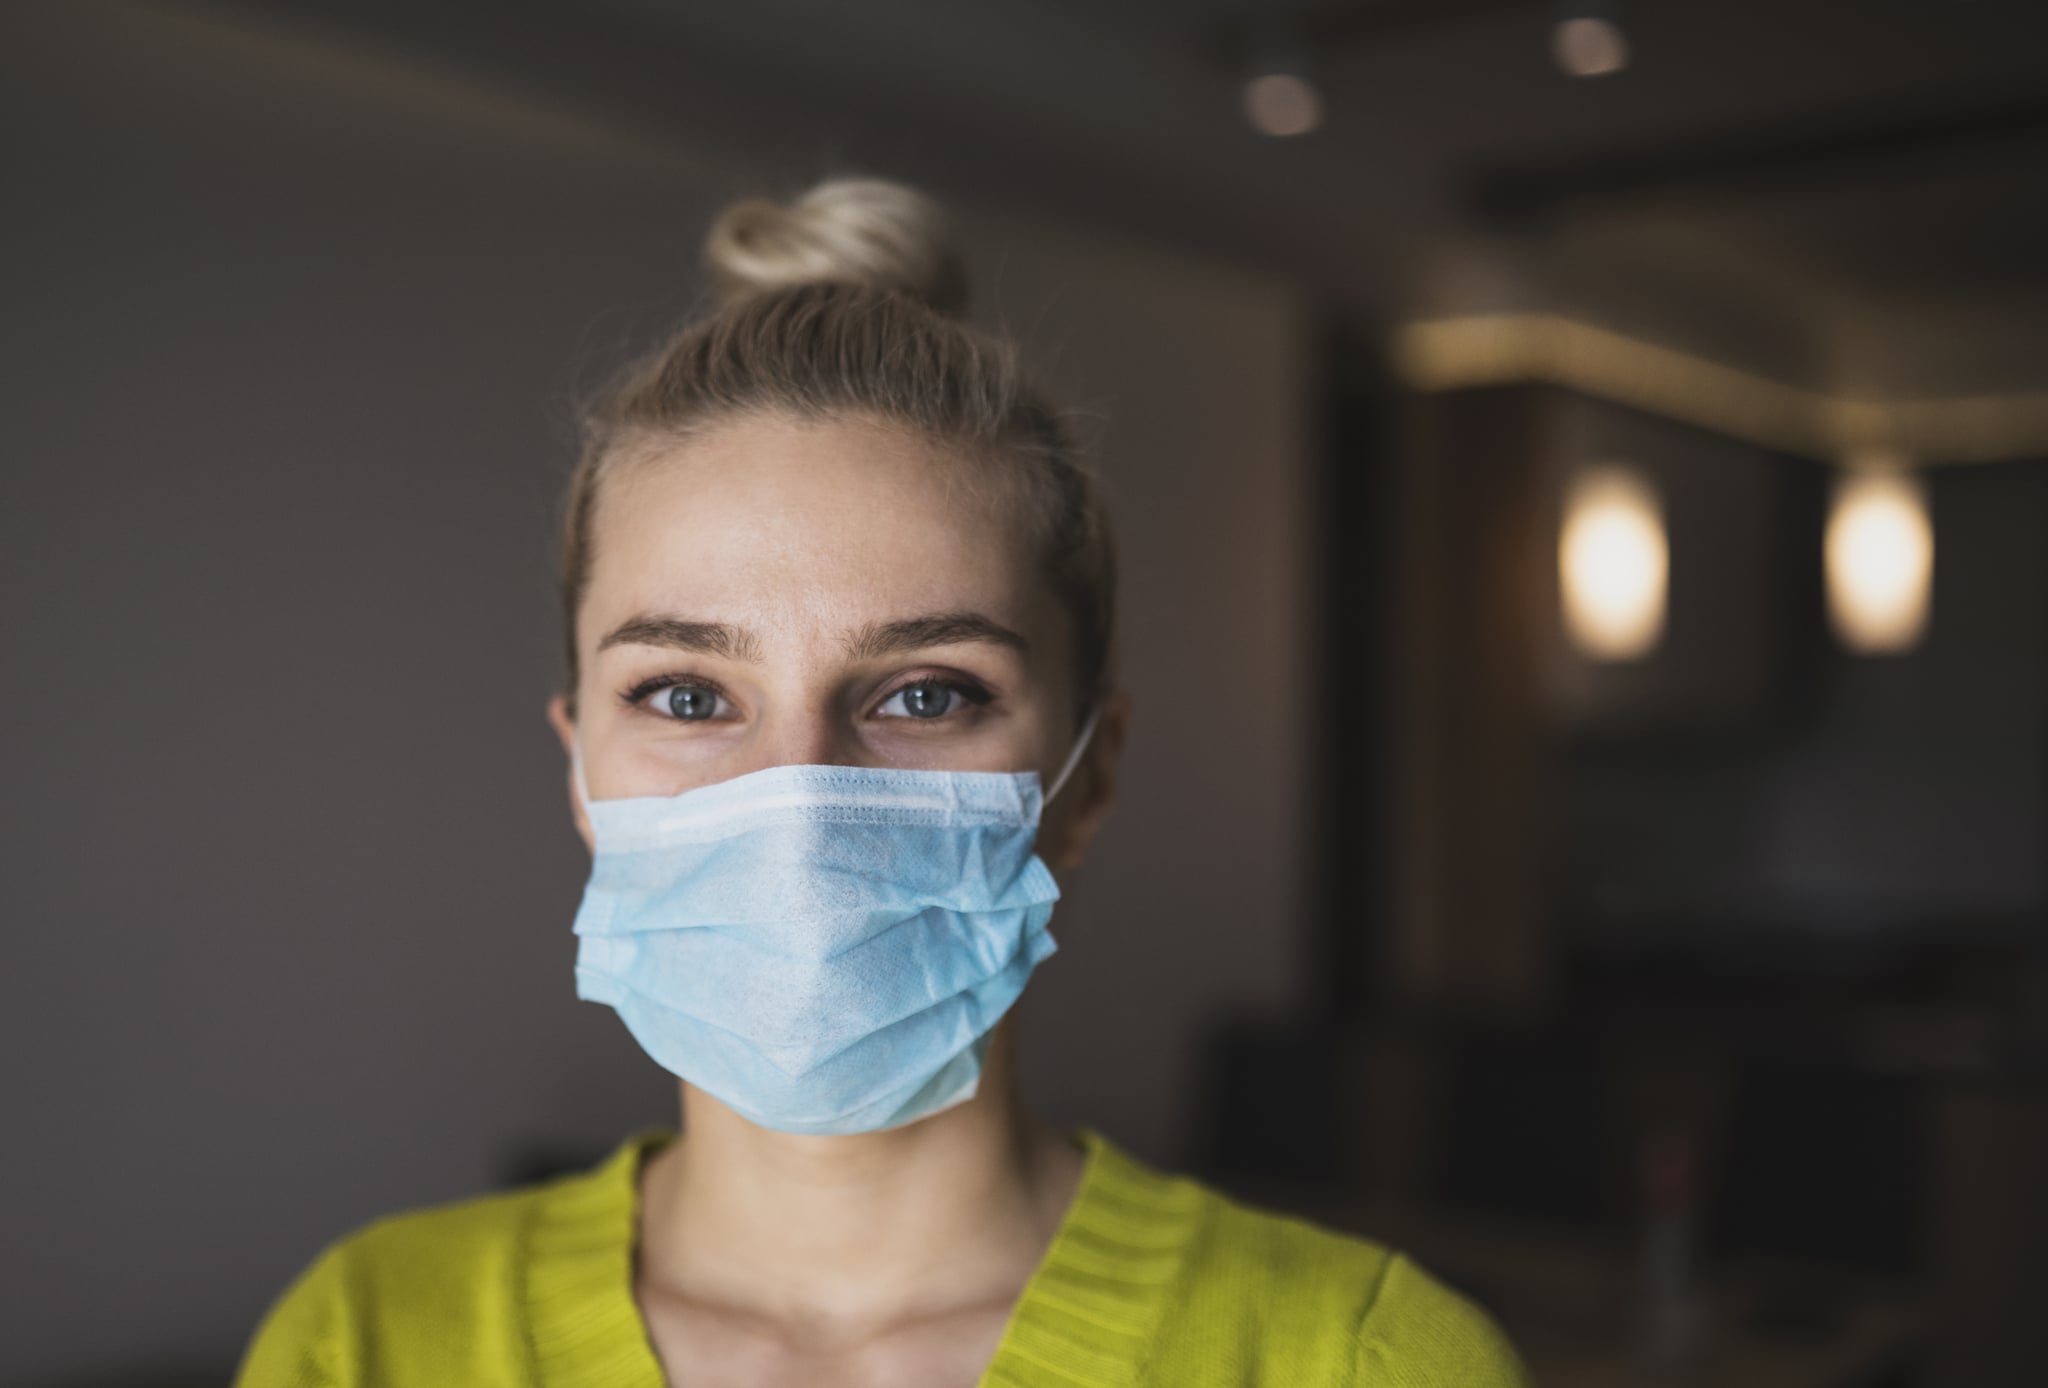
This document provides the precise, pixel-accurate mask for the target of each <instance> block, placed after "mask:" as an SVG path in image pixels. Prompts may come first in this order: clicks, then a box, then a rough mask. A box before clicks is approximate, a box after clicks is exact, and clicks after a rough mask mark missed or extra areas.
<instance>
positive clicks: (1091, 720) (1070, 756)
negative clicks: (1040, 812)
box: [1039, 704, 1102, 805]
mask: <svg viewBox="0 0 2048 1388" xmlns="http://www.w3.org/2000/svg"><path fill="white" fill-rule="evenodd" d="M1101 717H1102V705H1101V704H1097V705H1096V706H1095V707H1094V708H1093V709H1091V710H1090V711H1089V714H1088V719H1087V721H1086V722H1084V723H1082V724H1081V735H1080V736H1079V737H1076V738H1075V739H1074V750H1073V751H1071V752H1069V753H1067V759H1066V761H1065V762H1064V763H1062V764H1061V766H1060V773H1059V775H1057V776H1055V777H1053V778H1052V789H1051V790H1049V791H1047V792H1046V793H1045V799H1044V800H1042V801H1040V802H1039V803H1040V804H1043V805H1050V804H1051V803H1052V798H1053V797H1054V796H1055V795H1058V794H1059V793H1060V787H1061V786H1064V785H1065V784H1066V783H1067V777H1069V776H1071V775H1073V774H1074V768H1075V767H1077V766H1079V765H1080V764H1081V754H1082V753H1083V752H1085V751H1087V750H1088V740H1089V739H1090V738H1092V737H1094V736H1095V722H1096V720H1097V719H1099V718H1101Z"/></svg>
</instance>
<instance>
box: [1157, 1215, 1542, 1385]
mask: <svg viewBox="0 0 2048 1388" xmlns="http://www.w3.org/2000/svg"><path fill="white" fill-rule="evenodd" d="M1206 1193H1207V1194H1208V1195H1209V1198H1210V1200H1211V1201H1212V1202H1213V1204H1212V1207H1211V1215H1210V1221H1209V1222H1210V1227H1211V1228H1212V1230H1213V1231H1214V1232H1213V1234H1212V1235H1211V1237H1210V1239H1209V1240H1208V1241H1207V1246H1206V1248H1205V1250H1204V1253H1205V1257H1204V1258H1203V1260H1202V1261H1203V1265H1202V1266H1201V1267H1200V1268H1199V1270H1198V1274H1197V1275H1203V1276H1207V1277H1211V1278H1214V1279H1216V1281H1217V1282H1218V1283H1219V1284H1221V1285H1222V1286H1224V1287H1227V1288H1230V1289H1231V1290H1232V1295H1233V1296H1236V1297H1241V1298H1242V1297H1249V1298H1252V1299H1254V1300H1256V1301H1257V1302H1258V1303H1260V1304H1261V1309H1262V1320H1263V1322H1264V1324H1263V1328H1262V1338H1264V1337H1266V1336H1270V1335H1271V1334H1272V1333H1273V1332H1275V1331H1278V1332H1279V1334H1280V1335H1281V1336H1282V1337H1284V1339H1285V1340H1286V1341H1287V1342H1290V1343H1292V1344H1296V1345H1310V1344H1314V1345H1318V1346H1320V1347H1321V1349H1322V1351H1323V1352H1325V1353H1326V1354H1327V1355H1328V1356H1329V1357H1330V1359H1331V1361H1332V1367H1333V1368H1334V1367H1336V1364H1337V1362H1338V1361H1342V1362H1344V1363H1346V1364H1347V1365H1348V1366H1350V1367H1353V1368H1355V1369H1356V1370H1358V1371H1359V1372H1360V1373H1361V1375H1362V1376H1363V1378H1364V1380H1365V1381H1367V1382H1371V1383H1384V1384H1401V1385H1418V1388H1419V1385H1423V1384H1431V1385H1434V1384H1445V1385H1450V1384H1456V1385H1460V1388H1495V1386H1496V1385H1499V1388H1507V1386H1508V1385H1516V1384H1522V1383H1524V1382H1526V1374H1525V1371H1524V1370H1523V1369H1522V1367H1521V1363H1520V1361H1519V1359H1518V1358H1517V1357H1516V1355H1515V1352H1514V1349H1513V1347H1512V1346H1510V1345H1509V1343H1508V1341H1507V1338H1506V1336H1504V1335H1503V1334H1502V1333H1501V1331H1500V1328H1499V1327H1498V1326H1497V1325H1495V1324H1494V1321H1493V1318H1492V1317H1490V1316H1489V1315H1487V1313H1486V1312H1485V1311H1483V1310H1481V1309H1480V1308H1479V1307H1478V1306H1476V1305H1475V1304H1473V1303H1472V1302H1471V1301H1470V1300H1468V1299H1467V1298H1465V1297H1464V1296H1462V1295H1460V1294H1459V1293H1457V1292H1455V1291H1453V1290H1451V1288H1449V1287H1447V1286H1445V1285H1444V1284H1443V1283H1442V1282H1440V1281H1438V1280H1437V1279H1436V1278H1434V1277H1432V1276H1431V1275H1430V1274H1429V1273H1427V1272H1425V1271H1424V1270H1423V1269H1422V1268H1421V1267H1420V1266H1418V1265H1417V1264H1416V1263H1415V1261H1414V1260H1413V1259H1411V1258H1410V1257H1408V1255H1406V1254H1405V1253H1401V1252H1399V1251H1398V1250H1395V1249H1391V1248H1388V1247H1387V1246H1385V1245H1384V1244H1380V1243H1377V1242H1375V1241H1373V1240H1371V1239H1365V1238H1358V1237H1355V1236H1352V1235H1348V1234H1341V1233H1337V1232H1335V1231H1333V1230H1330V1229H1325V1228H1322V1227H1321V1226H1318V1225H1315V1224H1311V1223H1308V1222H1307V1221H1305V1220H1301V1219H1296V1218H1293V1217H1290V1216H1286V1215H1279V1214H1273V1213H1269V1212H1267V1211H1264V1210H1258V1209H1254V1208H1251V1207H1248V1206H1245V1205H1241V1204H1238V1203H1237V1202H1236V1201H1233V1200H1230V1199H1228V1198H1227V1197H1225V1196H1222V1195H1219V1194H1216V1193H1214V1192H1206Z"/></svg>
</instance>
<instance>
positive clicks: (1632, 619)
mask: <svg viewBox="0 0 2048 1388" xmlns="http://www.w3.org/2000/svg"><path fill="white" fill-rule="evenodd" d="M1557 568H1558V580H1559V586H1560V589H1561V591H1562V595H1563V598H1564V620H1565V630H1566V632H1567V633H1568V634H1569V635H1570V636H1571V639H1572V644H1573V645H1575V646H1577V647H1578V648H1579V650H1580V651H1581V652H1583V653H1584V654H1585V655H1587V656H1589V657H1591V658H1592V659H1594V660H1639V659H1641V658H1642V657H1644V656H1646V655H1648V654H1649V653H1650V652H1651V651H1653V650H1655V649H1656V647H1657V642H1658V641H1659V640H1660V639H1661V638H1662V637H1663V635H1664V608H1665V598H1666V592H1667V588H1668V579H1669V573H1670V551H1669V547H1668V545H1667V543H1666V541H1665V537H1664V509H1663V506H1662V504H1661V503H1660V502H1659V500H1658V498H1657V493H1656V490H1655V489H1654V488H1652V487H1651V486H1650V484H1649V483H1648V482H1647V481H1645V480H1644V479H1643V478H1642V477H1641V476H1640V475H1638V474H1637V473H1636V472H1634V471H1632V470H1630V469H1628V468H1624V467H1617V466H1603V467H1595V468H1589V469H1587V470H1586V471H1584V472H1582V473H1580V474H1579V476H1578V477H1577V478H1576V479H1575V480H1574V482H1573V483H1572V487H1571V490H1570V493H1569V495H1568V496H1567V498H1566V501H1565V513H1564V524H1563V526H1562V527H1561V528H1560V529H1559V531H1558V540H1557Z"/></svg>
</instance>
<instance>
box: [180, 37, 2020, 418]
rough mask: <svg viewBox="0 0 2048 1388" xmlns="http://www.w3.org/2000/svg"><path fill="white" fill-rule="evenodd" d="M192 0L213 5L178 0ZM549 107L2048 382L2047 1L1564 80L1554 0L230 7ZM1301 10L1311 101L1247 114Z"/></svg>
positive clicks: (1237, 240)
mask: <svg viewBox="0 0 2048 1388" xmlns="http://www.w3.org/2000/svg"><path fill="white" fill-rule="evenodd" d="M194 3H200V0H194ZM206 7H207V8H211V9H215V10H222V9H225V10H230V11H234V12H236V13H239V14H241V15H242V16H243V17H245V18H248V19H250V20H251V21H252V22H254V21H255V20H257V19H258V17H260V19H261V22H265V23H275V22H278V19H279V17H280V16H281V15H282V16H286V17H296V18H297V19H298V20H299V21H301V22H303V23H305V24H308V25H311V26H314V28H315V30H316V31H318V32H342V31H346V32H348V33H349V34H351V35H352V36H354V37H357V38H363V37H368V38H370V39H373V40H374V41H376V42H378V43H382V44H386V45H389V46H391V47H393V48H394V49H402V50H404V51H405V52H406V53H407V55H408V56H409V57H410V58H413V59H418V58H421V57H427V58H431V59H433V60H435V61H438V62H442V63H446V64H452V65H460V66H462V67H464V68H466V69H470V70H472V71H475V72H478V73H482V74H485V75H488V76H489V77H491V78H492V79H493V80H497V81H501V82H505V83H511V84H516V85H517V86H519V87H520V88H522V89H523V90H525V91H528V92H530V93H532V94H533V95H534V96H535V97H536V98H537V99H547V100H554V101H562V102H570V103H575V104H577V105H579V106H581V107H584V108H587V109H590V110H593V111H598V112H601V113H602V114H604V115H606V116H608V117H609V118H612V119H617V120H623V121H630V122H633V123H635V124H637V125H640V126H644V127H650V128H669V129H674V130H678V131H684V132H688V133H692V134H695V135H698V136H700V137H701V135H702V134H703V133H704V132H705V131H706V130H710V131H712V132H713V133H714V134H715V135H716V136H717V137H718V138H720V139H723V140H727V141H730V142H731V143H732V144H733V145H735V146H736V147H742V148H745V149H747V150H750V151H753V152H756V153H758V154H760V155H763V156H765V157H767V158H770V159H773V160H775V161H777V162H778V163H779V164H780V165H781V166H783V167H788V168H790V169H792V170H794V171H798V172H799V174H803V173H814V172H823V171H825V170H826V169H832V168H842V167H856V168H863V169H869V170H878V171H883V172H891V173H896V174H899V175H901V176H905V177H910V178H915V179H918V180H921V181H923V182H926V183H928V184H930V185H932V186H934V187H937V188H940V189H942V190H945V191H947V192H950V193H952V194H954V195H955V196H962V197H971V198H975V199H978V200H983V201H994V202H998V203H1002V202H1008V203H1028V204H1034V205H1044V206H1052V207H1057V208H1060V209H1064V210H1070V211H1075V212H1079V213H1083V214H1085V215H1087V216H1090V217H1093V218H1097V219H1103V220H1109V221H1112V222H1117V223H1121V224H1124V225H1127V226H1130V227H1132V228H1134V229H1137V230H1141V231H1143V232H1145V233H1147V234H1151V235H1164V236H1169V237H1172V238H1174V239H1176V240H1178V241H1181V242H1184V243H1186V244H1188V245H1191V246H1194V247H1198V248H1201V249H1204V250H1206V251H1208V252H1209V253H1212V254H1217V255H1221V256H1225V257H1228V258H1231V259H1233V260H1238V261H1241V262H1243V263H1246V264H1250V265H1256V266H1259V267H1262V268H1264V269H1267V270H1269V271H1272V272H1274V273H1279V274H1284V275H1287V276H1290V277H1293V278H1295V279H1297V280H1299V281H1301V282H1302V283H1304V284H1305V285H1307V286H1309V287H1311V288H1312V289H1313V290H1315V291H1318V292H1321V293H1327V294H1329V295H1331V296H1334V297H1338V298H1341V299H1344V300H1346V301H1348V302H1351V303H1353V304H1355V305H1357V306H1359V307H1361V308H1362V309H1364V310H1366V311H1368V312H1371V313H1375V314H1378V315H1380V316H1382V317H1383V318H1385V319H1387V320H1389V321H1393V320H1401V319H1407V318H1413V317H1417V316H1430V315H1438V314H1444V313H1452V312H1469V311H1485V310H1497V309H1544V310H1548V311H1552V312H1559V313H1565V314H1569V315H1573V316H1578V317H1582V318H1585V319H1587V320H1589V321H1593V322H1597V323H1601V324H1604V325H1606V326H1608V327H1612V328H1616V329H1620V330H1622V331H1625V332H1630V333H1634V334H1638V335H1641V336H1644V337H1647V338H1650V339H1652V340H1655V341H1658V342H1662V343H1666V344H1668V345H1671V346H1674V347H1679V348H1683V349H1686V350H1689V351H1693V352H1696V353H1699V354H1701V355H1704V356H1707V357H1709V358H1712V359H1715V360H1720V361H1725V362H1728V363H1730V364H1734V365H1739V366H1742V367H1745V368H1747V369H1749V370H1752V371H1756V372H1760V373H1763V374H1765V375H1768V376H1770V377H1772V378H1774V379H1778V380H1783V381H1786V382H1787V383H1790V384H1796V385H1801V386H1805V387H1811V388H1816V389H1822V390H1827V391H1831V392H1836V393H1839V394H1842V395H1846V396H1850V397H1858V398H1863V397H1870V398H1917V397H1928V396H1953V395H1959V394H1960V395H1967V394H1976V393H1985V392H2000V391H2020V390H2030V389H2031V390H2038V389H2041V388H2043V387H2048V3H2042V0H1789V2H1788V0H1635V2H1634V3H1633V4H1631V5H1629V6H1628V8H1627V11H1626V14H1625V22H1626V26H1627V30H1628V33H1629V35H1630V38H1631V41H1632V45H1633V50H1634V61H1633V63H1632V65H1631V66H1630V67H1629V69H1628V70H1626V71H1624V72H1622V73H1619V74H1616V75H1613V76H1609V77H1603V78H1597V79H1591V80H1582V81H1573V80H1571V79H1568V78H1565V77H1563V76H1561V75H1560V74H1559V73H1558V72H1557V71H1556V69H1555V68H1554V67H1553V66H1552V65H1551V63H1550V60H1549V56H1548V47H1547V44H1548V32H1549V26H1550V24H1551V22H1552V19H1553V8H1552V4H1551V0H1356V2H1355V3H1350V4H1332V3H1324V4H1319V5H1315V6H1312V7H1299V6H1295V7H1288V6H1279V5H1271V4H1265V5H1257V4H1248V3H1244V2H1243V0H977V2H976V3H974V4H961V3H950V4H948V3H943V2H942V0H861V3H858V4H847V3H843V0H842V2H840V3H819V2H818V0H809V2H807V3H799V0H749V3H744V4H734V3H725V4H709V3H690V2H689V0H551V2H549V3H532V2H531V0H529V3H524V4H519V5H505V4H487V3H483V0H436V3H423V2H422V0H409V2H408V3H398V2H397V0H270V2H269V3H265V4H258V3H256V0H216V3H210V4H208V5H207V6H206ZM1277 21H1285V22H1286V23H1287V24H1288V25H1290V26H1291V28H1292V31H1293V32H1294V33H1295V34H1297V35H1299V36H1301V37H1303V39H1304V40H1305V42H1306V44H1307V47H1308V52H1309V57H1310V61H1311V65H1312V68H1311V70H1312V72H1313V74H1314V76H1315V78H1316V81H1317V83H1318V85H1319V86H1320V88H1321V90H1322V92H1323V95H1324V99H1325V102H1326V110H1327V114H1326V119H1325V122H1324V124H1323V126H1322V127H1321V128H1320V129H1319V130H1318V131H1316V132H1315V133H1314V134H1312V135H1309V136H1306V137H1303V138H1300V139H1296V140H1286V141H1276V140H1271V139H1267V138H1264V137H1261V136H1259V135H1256V134H1254V133H1253V132H1252V131H1251V130H1250V129H1248V128H1247V126H1246V125H1245V123H1244V121H1243V119H1242V117H1241V116H1240V114H1239V109H1238V104H1237V103H1238V87H1239V84H1240V82H1241V80H1242V74H1243V72H1244V64H1245V63H1246V62H1247V61H1249V59H1250V56H1251V55H1252V54H1253V53H1255V52H1257V51H1259V50H1260V47H1261V45H1262V44H1263V43H1265V42H1266V41H1267V38H1266V37H1262V36H1269V35H1270V34H1273V33H1277V32H1278V29H1277V27H1276V22H1277Z"/></svg>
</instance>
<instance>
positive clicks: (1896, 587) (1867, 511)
mask: <svg viewBox="0 0 2048 1388" xmlns="http://www.w3.org/2000/svg"><path fill="white" fill-rule="evenodd" d="M1824 553H1825V557H1826V561H1827V575H1828V617H1829V619H1830V620H1831V621H1832V623H1833V624H1834V628H1835V634H1836V636H1838V637H1839V638H1840V639H1841V642H1842V644H1843V645H1845V646H1847V647H1848V648H1849V649H1850V650H1852V651H1856V652H1858V653H1859V654H1863V655H1895V654H1898V653H1899V652H1902V651H1908V650H1911V649H1912V648H1913V647H1914V646H1916V645H1918V644H1919V642H1920V638H1921V636H1922V635H1923V634H1924V633H1925V631H1926V629H1927V612H1928V606H1929V598H1930V595H1931V592H1932V589H1933V586H1934V527H1933V525H1932V524H1931V523H1930V522H1929V520H1928V516H1927V493H1926V490H1925V488H1923V487H1922V486H1921V485H1920V483H1919V482H1918V481H1916V480H1915V479H1914V478H1912V477H1911V476H1908V475H1907V474H1905V473H1903V472H1895V471H1890V472H1879V471H1865V472H1856V473H1851V474H1849V475H1847V476H1845V477H1843V478H1841V479H1840V480H1839V481H1838V482H1837V483H1836V484H1835V494H1834V502H1833V505H1832V506H1831V507H1830V508H1829V511H1828V528H1827V539H1826V541H1825V551H1824Z"/></svg>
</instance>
